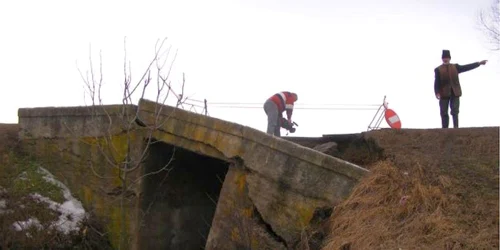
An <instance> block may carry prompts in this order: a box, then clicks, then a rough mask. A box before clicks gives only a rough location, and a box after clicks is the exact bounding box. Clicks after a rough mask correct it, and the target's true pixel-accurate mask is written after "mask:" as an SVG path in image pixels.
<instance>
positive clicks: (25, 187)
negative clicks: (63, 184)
mask: <svg viewBox="0 0 500 250" xmlns="http://www.w3.org/2000/svg"><path fill="white" fill-rule="evenodd" d="M23 170H24V171H23V172H21V173H20V174H19V175H18V176H17V177H16V178H15V179H14V182H13V185H12V191H13V192H15V193H17V194H19V195H23V196H24V195H28V194H32V193H38V194H40V195H42V196H44V197H47V198H49V199H51V200H53V201H55V202H58V203H63V202H64V201H65V199H64V195H63V192H62V190H61V188H60V187H58V186H57V185H55V184H53V183H51V182H49V181H47V180H46V179H45V178H44V176H45V175H44V174H43V173H41V172H40V171H38V165H37V164H36V163H33V162H29V163H28V164H27V165H26V166H25V167H24V168H23Z"/></svg>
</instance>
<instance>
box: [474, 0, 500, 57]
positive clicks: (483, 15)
mask: <svg viewBox="0 0 500 250" xmlns="http://www.w3.org/2000/svg"><path fill="white" fill-rule="evenodd" d="M478 19H479V25H480V28H481V30H482V31H483V32H484V34H485V36H486V38H487V39H488V41H489V43H490V44H491V50H493V51H500V0H493V2H492V4H491V6H490V8H489V9H487V10H481V11H480V12H479V18H478Z"/></svg>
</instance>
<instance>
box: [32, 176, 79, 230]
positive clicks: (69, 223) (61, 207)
mask: <svg viewBox="0 0 500 250" xmlns="http://www.w3.org/2000/svg"><path fill="white" fill-rule="evenodd" d="M39 172H40V173H41V174H43V175H44V176H43V178H44V179H45V180H46V181H47V182H50V183H52V184H54V185H56V186H58V187H59V188H61V190H62V192H63V196H64V198H65V199H66V201H65V202H63V203H62V204H59V203H57V202H55V201H52V200H51V199H49V198H47V197H43V196H41V195H40V194H32V197H34V198H37V199H39V200H41V201H44V202H46V203H48V204H49V207H50V208H51V209H53V210H55V211H58V212H59V213H60V216H59V220H58V221H56V222H54V223H52V225H51V226H53V227H56V228H57V229H58V230H59V231H61V232H63V233H65V234H68V233H69V232H70V231H75V230H79V229H80V228H79V223H80V222H81V221H82V219H84V218H85V216H86V213H85V209H83V206H82V203H81V202H80V201H78V200H77V199H75V198H74V197H73V195H71V192H70V191H69V189H68V187H66V185H64V184H63V183H62V182H60V181H58V180H56V179H55V178H54V176H53V175H52V174H51V173H50V172H49V171H47V170H46V169H44V168H42V167H39Z"/></svg>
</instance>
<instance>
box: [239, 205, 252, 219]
mask: <svg viewBox="0 0 500 250" xmlns="http://www.w3.org/2000/svg"><path fill="white" fill-rule="evenodd" d="M241 213H242V214H243V216H246V217H248V218H250V217H252V215H253V208H251V207H249V208H244V209H243V211H242V212H241Z"/></svg>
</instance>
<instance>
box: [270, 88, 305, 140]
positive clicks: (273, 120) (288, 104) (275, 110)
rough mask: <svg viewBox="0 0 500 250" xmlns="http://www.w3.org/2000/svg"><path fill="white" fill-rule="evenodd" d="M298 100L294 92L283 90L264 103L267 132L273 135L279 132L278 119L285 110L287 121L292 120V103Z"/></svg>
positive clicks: (278, 134) (277, 134)
mask: <svg viewBox="0 0 500 250" xmlns="http://www.w3.org/2000/svg"><path fill="white" fill-rule="evenodd" d="M297 100H298V96H297V94H295V93H292V92H288V91H283V92H279V93H276V94H274V95H273V96H271V97H270V98H269V99H267V101H266V102H265V103H264V111H265V112H266V115H267V133H268V134H272V135H275V136H281V134H280V129H281V126H280V119H281V117H282V113H283V112H284V111H286V116H287V118H288V121H289V122H290V123H291V122H292V113H293V104H294V103H295V102H296V101H297Z"/></svg>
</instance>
